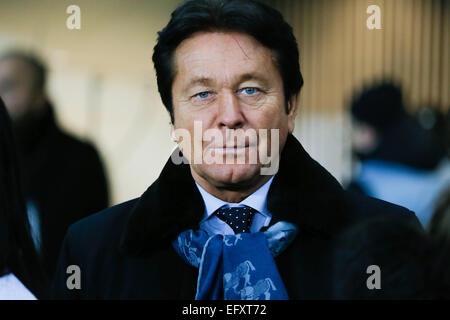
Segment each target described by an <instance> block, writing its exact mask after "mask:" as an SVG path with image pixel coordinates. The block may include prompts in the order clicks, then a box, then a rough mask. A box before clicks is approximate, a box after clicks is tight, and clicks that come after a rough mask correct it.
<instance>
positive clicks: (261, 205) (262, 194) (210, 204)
mask: <svg viewBox="0 0 450 320" xmlns="http://www.w3.org/2000/svg"><path fill="white" fill-rule="evenodd" d="M273 178H274V177H272V178H270V180H269V181H267V182H266V183H265V184H263V185H262V186H261V187H260V188H259V189H258V190H256V191H255V192H253V193H252V194H251V195H249V196H248V197H247V198H245V199H244V200H242V201H241V202H239V203H228V202H225V201H223V200H220V199H219V198H216V197H215V196H213V195H212V194H210V193H209V192H208V191H206V190H205V189H203V188H202V187H201V186H200V185H199V184H198V183H197V182H195V184H196V186H197V188H198V190H199V191H200V194H201V195H202V198H203V201H204V202H205V213H204V215H203V220H205V219H207V218H208V217H209V216H211V215H212V214H213V213H214V212H215V211H216V210H217V209H219V208H220V207H222V206H224V205H226V206H230V207H238V206H242V205H246V206H249V207H251V208H253V209H255V210H257V211H258V212H259V213H261V214H262V215H264V216H269V217H270V216H271V214H270V212H269V210H268V209H267V194H268V193H269V188H270V185H271V184H272V181H273Z"/></svg>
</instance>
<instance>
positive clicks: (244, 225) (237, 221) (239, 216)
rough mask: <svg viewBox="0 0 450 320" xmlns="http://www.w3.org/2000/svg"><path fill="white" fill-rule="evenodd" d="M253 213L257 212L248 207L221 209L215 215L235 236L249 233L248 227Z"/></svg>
mask: <svg viewBox="0 0 450 320" xmlns="http://www.w3.org/2000/svg"><path fill="white" fill-rule="evenodd" d="M255 212H257V211H256V210H255V209H253V208H251V207H248V206H243V207H222V208H219V209H218V210H217V211H216V215H217V217H218V218H220V219H221V220H223V221H225V222H226V223H227V224H228V225H229V226H230V227H231V229H233V231H234V233H236V234H237V233H248V232H250V225H251V223H252V219H253V216H254V214H255Z"/></svg>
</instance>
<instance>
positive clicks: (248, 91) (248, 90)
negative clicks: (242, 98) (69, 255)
mask: <svg viewBox="0 0 450 320" xmlns="http://www.w3.org/2000/svg"><path fill="white" fill-rule="evenodd" d="M242 92H243V93H245V94H246V95H249V96H251V95H253V94H255V93H257V92H258V89H256V88H244V89H242Z"/></svg>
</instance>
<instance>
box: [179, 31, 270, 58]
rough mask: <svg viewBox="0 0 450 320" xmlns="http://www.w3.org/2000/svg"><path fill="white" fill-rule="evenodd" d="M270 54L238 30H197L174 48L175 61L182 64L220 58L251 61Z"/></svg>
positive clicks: (266, 49)
mask: <svg viewBox="0 0 450 320" xmlns="http://www.w3.org/2000/svg"><path fill="white" fill-rule="evenodd" d="M271 56H272V51H271V50H270V49H268V48H266V47H264V46H263V45H262V44H260V43H259V42H258V41H257V40H256V39H254V38H253V37H252V36H250V35H248V34H245V33H240V32H198V33H195V34H194V35H192V36H191V37H189V38H187V39H185V40H184V41H182V42H181V43H180V44H179V45H178V47H177V48H176V50H175V61H176V62H177V63H178V64H180V63H182V64H184V65H187V64H189V65H198V64H205V63H208V62H212V63H216V62H218V61H220V60H223V63H230V62H233V63H252V61H255V60H259V59H264V58H266V57H271ZM230 59H233V60H232V61H231V60H230Z"/></svg>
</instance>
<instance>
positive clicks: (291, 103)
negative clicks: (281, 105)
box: [288, 93, 300, 133]
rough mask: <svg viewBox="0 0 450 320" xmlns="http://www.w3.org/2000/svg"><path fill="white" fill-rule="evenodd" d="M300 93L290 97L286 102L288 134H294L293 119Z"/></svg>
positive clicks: (295, 114)
mask: <svg viewBox="0 0 450 320" xmlns="http://www.w3.org/2000/svg"><path fill="white" fill-rule="evenodd" d="M299 96H300V93H296V94H293V95H291V97H290V98H289V100H288V130H289V133H292V132H294V128H295V117H296V116H297V110H298V102H299V100H300V99H299Z"/></svg>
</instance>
